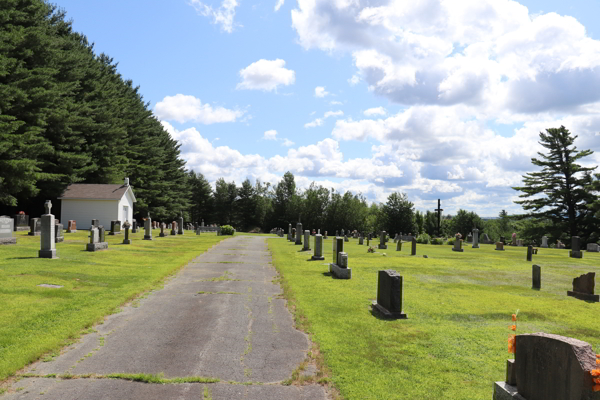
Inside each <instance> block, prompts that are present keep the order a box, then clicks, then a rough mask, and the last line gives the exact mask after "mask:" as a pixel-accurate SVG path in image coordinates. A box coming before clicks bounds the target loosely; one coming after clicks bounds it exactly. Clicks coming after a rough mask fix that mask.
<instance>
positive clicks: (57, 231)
mask: <svg viewBox="0 0 600 400" xmlns="http://www.w3.org/2000/svg"><path fill="white" fill-rule="evenodd" d="M63 229H64V227H63V224H54V243H60V242H64V241H65V237H64V235H63Z"/></svg>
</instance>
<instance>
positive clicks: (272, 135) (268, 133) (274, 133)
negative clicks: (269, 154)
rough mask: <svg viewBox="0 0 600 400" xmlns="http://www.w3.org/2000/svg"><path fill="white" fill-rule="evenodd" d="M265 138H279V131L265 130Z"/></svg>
mask: <svg viewBox="0 0 600 400" xmlns="http://www.w3.org/2000/svg"><path fill="white" fill-rule="evenodd" d="M263 139H265V140H277V131H276V130H274V129H271V130H268V131H265V133H264V135H263Z"/></svg>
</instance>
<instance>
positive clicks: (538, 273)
mask: <svg viewBox="0 0 600 400" xmlns="http://www.w3.org/2000/svg"><path fill="white" fill-rule="evenodd" d="M531 288H532V289H537V290H539V289H541V288H542V267H540V266H539V265H534V266H532V267H531Z"/></svg>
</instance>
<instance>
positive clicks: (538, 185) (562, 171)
mask: <svg viewBox="0 0 600 400" xmlns="http://www.w3.org/2000/svg"><path fill="white" fill-rule="evenodd" d="M576 138H577V136H573V135H571V132H569V130H568V129H566V128H565V127H564V126H561V127H560V128H550V129H546V133H543V132H540V142H539V143H540V144H541V145H542V146H543V147H545V148H546V149H548V153H547V154H543V153H539V152H538V154H539V156H540V158H539V159H538V158H532V159H531V162H532V164H533V165H536V166H538V167H541V170H540V171H538V172H530V173H527V174H525V175H524V176H523V183H524V186H518V187H513V189H515V190H518V191H521V192H523V194H521V195H519V197H521V198H524V199H525V200H519V201H515V203H517V204H520V205H522V206H523V209H524V210H526V211H529V214H528V216H530V217H535V218H545V219H549V220H551V221H552V222H553V224H554V226H555V227H556V228H557V229H559V230H562V231H563V232H566V233H568V235H569V236H571V237H572V236H584V237H586V236H587V234H588V233H589V231H590V228H591V227H590V223H591V222H592V221H591V220H590V217H591V215H590V214H591V211H590V210H589V209H588V208H587V205H588V204H591V203H592V202H593V201H594V198H593V195H592V194H591V193H590V192H588V191H587V190H586V186H588V185H589V184H590V183H591V177H590V174H589V172H591V171H593V170H594V169H596V167H594V168H586V167H582V166H581V165H580V164H578V163H577V161H578V160H580V159H582V158H583V157H587V156H589V155H590V154H592V153H593V152H592V151H591V150H582V151H578V150H577V147H575V146H574V145H573V143H574V141H575V139H576Z"/></svg>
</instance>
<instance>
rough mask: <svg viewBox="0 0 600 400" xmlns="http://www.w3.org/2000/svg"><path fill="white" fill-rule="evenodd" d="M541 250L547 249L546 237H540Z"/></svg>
mask: <svg viewBox="0 0 600 400" xmlns="http://www.w3.org/2000/svg"><path fill="white" fill-rule="evenodd" d="M541 247H543V248H545V249H546V248H548V236H542V246H541Z"/></svg>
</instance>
